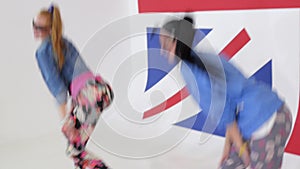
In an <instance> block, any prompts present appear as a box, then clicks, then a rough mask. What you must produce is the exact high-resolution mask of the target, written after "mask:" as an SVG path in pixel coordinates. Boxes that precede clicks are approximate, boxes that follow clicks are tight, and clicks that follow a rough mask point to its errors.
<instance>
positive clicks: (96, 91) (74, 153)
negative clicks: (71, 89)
mask: <svg viewBox="0 0 300 169" xmlns="http://www.w3.org/2000/svg"><path fill="white" fill-rule="evenodd" d="M112 100H113V93H112V90H111V88H110V86H109V85H108V84H107V83H105V82H104V81H103V80H102V79H101V78H100V77H96V78H95V80H88V81H87V82H86V84H85V87H84V88H82V89H81V90H80V92H79V94H78V96H77V97H76V100H73V109H72V111H71V113H70V114H69V116H68V117H67V119H66V121H65V123H64V125H63V127H62V132H63V133H64V135H65V136H66V138H67V140H68V147H67V150H66V153H67V155H68V156H70V157H71V158H72V159H73V160H74V164H75V167H76V168H77V169H106V168H107V166H106V165H105V164H104V163H103V162H102V161H101V160H100V159H98V158H97V157H96V156H95V155H93V154H91V153H90V152H88V151H86V150H85V147H86V144H87V142H88V140H89V136H90V135H91V134H92V132H93V130H94V127H95V125H96V124H97V121H98V119H99V116H100V115H101V113H102V111H103V109H104V108H106V107H107V106H109V105H110V103H111V102H112Z"/></svg>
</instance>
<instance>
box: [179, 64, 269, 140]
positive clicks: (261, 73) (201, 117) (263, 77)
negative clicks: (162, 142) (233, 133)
mask: <svg viewBox="0 0 300 169" xmlns="http://www.w3.org/2000/svg"><path fill="white" fill-rule="evenodd" d="M252 77H254V78H255V79H256V80H257V81H262V82H264V83H267V84H268V85H270V86H272V60H270V61H269V62H268V63H266V64H265V65H264V66H263V67H262V68H260V69H259V70H258V71H257V72H255V73H254V74H253V75H252V76H251V78H252ZM206 117H207V113H205V112H199V113H198V114H197V115H194V116H192V117H189V118H187V119H185V120H183V121H180V122H178V123H175V124H174V125H177V126H181V127H185V128H189V129H193V130H196V131H203V130H202V128H203V125H204V124H205V122H206ZM208 125H209V124H208ZM225 131H226V129H225V128H221V127H217V128H216V130H215V131H214V132H213V133H212V134H214V135H218V136H224V135H225ZM203 132H205V131H203Z"/></svg>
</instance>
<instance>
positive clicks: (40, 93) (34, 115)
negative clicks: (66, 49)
mask: <svg viewBox="0 0 300 169" xmlns="http://www.w3.org/2000/svg"><path fill="white" fill-rule="evenodd" d="M0 4H1V7H2V10H1V12H0V13H1V15H0V19H1V21H2V24H1V31H0V37H1V40H0V46H1V51H2V53H3V54H2V56H1V59H2V60H1V61H0V68H1V71H0V75H1V78H2V79H1V82H2V83H1V87H0V92H1V97H0V106H1V108H2V111H1V112H0V115H1V118H0V122H1V123H0V163H1V166H0V169H2V168H3V169H4V168H5V169H6V168H21V167H22V168H28V169H29V168H30V169H34V168H37V169H38V168H41V167H40V165H43V168H72V162H71V160H69V159H67V157H65V155H64V149H65V148H64V146H65V140H64V138H63V136H62V134H61V133H60V123H59V118H58V113H57V109H56V105H55V102H54V100H53V98H52V96H51V95H50V93H49V91H48V90H47V88H46V86H45V84H44V82H43V80H42V77H41V75H40V72H39V69H38V67H37V64H36V61H35V56H34V52H35V49H36V47H37V45H36V43H35V42H34V39H33V35H32V25H31V24H32V19H33V17H34V16H35V14H36V13H37V12H38V11H39V9H41V8H42V7H47V6H48V5H49V4H50V1H34V0H29V1H26V2H22V1H20V2H17V1H16V0H13V1H6V2H4V1H1V2H0ZM57 4H58V5H59V7H60V9H61V14H62V18H63V22H64V26H65V27H64V28H65V34H66V36H67V37H70V39H71V40H72V41H73V42H74V43H75V45H76V46H77V47H78V49H79V50H80V51H82V53H83V57H84V58H85V59H86V61H87V63H88V64H89V65H90V66H91V68H92V69H93V70H97V71H100V72H101V74H103V76H104V77H105V78H106V79H107V80H108V81H109V82H111V83H112V82H113V81H114V76H115V75H116V68H118V66H120V65H121V64H122V63H123V61H124V60H126V58H128V56H130V55H132V54H136V57H137V58H139V59H140V60H139V59H138V60H139V61H138V62H137V61H135V60H132V61H130V62H129V64H131V65H132V71H133V70H135V69H134V68H135V67H136V66H137V65H136V64H137V63H138V64H141V65H139V66H141V68H145V67H146V66H147V53H146V52H145V51H146V50H147V46H146V45H147V44H146V36H145V35H141V36H135V37H133V38H130V39H129V40H128V41H127V40H125V41H124V42H123V43H121V45H119V46H117V47H115V48H113V50H111V51H110V53H109V55H107V56H106V60H104V61H103V62H101V63H107V64H100V66H99V58H98V57H100V58H101V57H103V56H102V55H101V54H99V55H100V56H96V54H95V53H92V52H93V51H94V50H93V49H91V48H92V47H93V46H91V45H90V44H93V43H91V41H92V42H98V40H97V39H96V40H94V39H93V37H95V36H96V35H98V34H97V33H99V32H100V33H101V30H102V29H103V28H105V27H107V25H110V24H113V23H117V22H119V21H120V22H122V21H124V20H126V18H127V17H128V16H133V15H135V14H138V9H137V2H136V1H132V0H112V1H109V0H104V1H96V0H93V1H89V2H88V3H87V2H84V1H79V0H76V1H72V2H71V1H70V2H68V1H57ZM240 13H243V15H239V14H240ZM220 14H222V16H223V18H220V19H218V17H219V16H220ZM196 15H197V27H199V28H214V32H212V33H211V34H210V35H209V36H208V37H207V38H208V40H209V42H210V43H211V44H213V47H214V48H215V49H216V50H217V51H219V50H221V49H222V48H223V47H224V46H225V44H226V43H228V39H231V37H233V36H234V35H235V34H236V33H237V32H238V31H239V30H240V29H241V28H243V27H246V29H247V31H248V33H249V34H250V36H251V39H252V40H251V42H250V43H249V44H248V46H247V48H245V49H244V50H242V51H240V52H239V53H238V54H237V56H235V58H234V59H233V60H232V62H233V63H234V64H236V65H237V66H239V67H241V68H242V70H243V71H244V73H245V74H246V75H251V74H252V73H254V72H255V71H257V70H258V69H259V68H260V66H262V65H263V64H264V63H266V62H267V61H269V60H270V59H272V61H273V65H274V66H273V74H274V75H273V80H274V81H273V84H274V86H275V87H276V90H277V91H278V92H279V94H280V95H281V96H282V97H284V98H285V100H286V101H287V103H288V105H289V106H290V108H291V110H292V112H293V115H294V120H295V118H296V117H295V116H296V112H297V106H298V97H299V95H297V94H295V93H299V46H300V43H299V39H300V35H299V30H300V28H299V15H300V12H299V9H294V10H284V9H283V10H273V11H272V10H267V11H264V10H262V11H256V13H253V12H251V11H250V12H249V11H235V12H231V13H229V12H223V11H220V12H215V13H213V12H199V13H196ZM149 16H150V19H149ZM143 17H144V18H143ZM258 17H259V18H260V21H257V18H258ZM278 18H279V19H278ZM138 20H140V22H139V24H138V25H140V26H137V23H135V21H136V20H135V19H133V20H130V19H129V21H132V22H129V24H128V25H127V26H126V24H122V26H124V27H122V28H120V30H119V31H117V30H115V29H113V30H111V33H112V34H106V35H105V36H102V37H103V41H105V43H107V44H110V43H112V44H113V43H114V42H115V40H116V39H117V38H118V35H117V33H120V34H122V33H124V34H126V33H128V32H131V33H133V34H134V33H135V32H139V33H140V32H144V31H145V29H146V27H151V26H156V25H157V23H160V22H161V21H162V20H163V17H162V16H161V15H154V14H140V18H139V19H138ZM297 20H298V22H297ZM282 21H284V24H282ZM265 22H268V23H269V24H264V23H265ZM125 23H127V22H125ZM223 23H224V24H223ZM225 23H226V24H225ZM258 24H260V25H261V27H259V26H257V25H258ZM224 25H230V26H224ZM270 25H271V26H272V25H275V26H274V27H270ZM136 26H137V27H136ZM287 27H288V29H287ZM262 29H264V30H265V31H261V30H262ZM116 32H117V33H116ZM224 32H226V33H225V34H224ZM266 32H268V34H267V37H266V36H262V35H264V33H266ZM295 37H296V38H295ZM297 37H298V38H297ZM277 38H280V39H282V40H283V41H281V42H278V41H275V40H274V39H277ZM93 40H94V41H93ZM117 40H118V39H117ZM99 41H100V42H102V40H99ZM270 42H272V43H271V45H270V44H268V43H270ZM266 44H268V45H266ZM108 47H109V46H108ZM276 48H277V49H276ZM105 49H107V48H106V46H105V45H99V49H98V50H100V51H101V52H104V50H105ZM91 51H92V52H91ZM270 51H271V52H270ZM138 52H140V53H138ZM287 54H288V55H287ZM257 55H260V56H261V57H253V56H257ZM283 55H285V56H286V57H282V56H283ZM107 58H108V59H107ZM134 58H135V57H134ZM114 63H115V65H113V64H114ZM250 63H251V64H250ZM245 65H247V66H245ZM176 73H178V72H176V69H174V71H172V72H171V77H177V78H179V80H178V81H176V84H179V85H183V84H182V82H181V81H180V77H179V75H178V74H176ZM143 75H146V74H143V73H142V75H141V76H138V78H137V79H139V78H140V79H141V81H139V82H135V81H134V82H133V83H131V84H132V86H130V87H131V88H133V89H129V91H130V92H129V93H128V97H129V98H130V100H132V102H131V104H132V105H134V106H136V107H135V108H136V109H139V110H143V109H147V108H149V107H151V106H153V105H155V104H158V103H159V101H155V100H154V101H153V100H151V98H150V97H151V95H150V94H149V93H151V92H153V91H148V93H146V94H145V95H146V96H142V94H143V93H142V92H143V91H142V90H143V87H141V86H144V85H145V84H144V83H145V76H143ZM163 82H164V83H162V84H159V86H158V88H159V90H164V92H165V93H164V96H165V97H168V96H169V95H171V94H172V93H174V92H176V90H175V89H174V90H173V88H171V87H170V86H168V84H170V83H172V79H164V81H163ZM285 82H287V83H285ZM113 85H114V84H113ZM113 87H114V86H113ZM177 87H178V86H177ZM178 88H180V87H178ZM167 89H172V90H167ZM132 91H136V92H132ZM116 97H118V93H116ZM192 102H193V101H192V99H191V98H188V99H187V100H185V101H184V102H183V103H182V104H180V105H176V106H177V107H176V106H175V107H174V109H170V110H168V111H166V112H165V114H166V116H162V117H161V118H160V120H167V119H168V118H166V117H169V118H173V117H174V116H172V114H174V113H176V109H177V108H181V107H184V105H185V106H187V107H188V108H187V107H184V110H189V111H190V109H191V110H193V111H190V112H191V114H193V113H196V112H197V111H198V109H197V107H196V106H195V105H194V104H193V103H192ZM179 106H180V107H179ZM117 108H118V107H117ZM120 112H122V110H121V111H120V110H118V109H116V106H114V105H113V106H111V107H110V108H109V109H108V110H107V112H106V114H104V116H103V119H102V120H101V121H100V124H99V125H98V126H97V129H96V131H95V133H94V135H93V140H94V141H95V142H91V143H90V144H89V145H88V149H89V150H91V151H93V152H95V153H97V155H99V156H101V157H102V158H103V159H104V161H106V162H107V164H109V165H110V166H111V167H112V168H116V169H118V168H143V169H151V168H178V169H179V168H188V169H193V168H216V167H217V162H218V160H219V158H220V155H221V150H222V146H223V139H222V138H220V137H212V138H211V139H210V140H209V141H207V142H204V143H200V140H199V138H200V135H201V134H200V132H196V131H188V132H187V131H186V130H185V129H183V128H180V127H172V129H174V130H176V132H175V133H174V135H173V136H174V137H169V138H168V139H163V140H160V141H161V142H144V143H142V144H140V145H138V144H136V142H130V141H129V142H128V140H123V138H120V137H115V136H113V134H114V133H121V135H122V134H126V135H130V136H131V137H135V138H139V139H140V138H141V137H145V138H149V137H150V136H151V134H155V132H157V133H158V134H160V132H162V129H163V131H164V130H167V131H169V130H168V126H166V125H162V122H161V121H159V120H158V121H156V122H155V123H153V125H152V126H148V128H147V125H144V124H143V125H136V124H132V123H130V121H129V122H128V121H126V120H124V118H123V116H120ZM123 113H124V112H123ZM127 113H128V114H129V113H130V112H127ZM186 116H188V115H186ZM176 118H177V117H176ZM181 118H182V117H181ZM174 120H175V121H176V120H178V119H171V120H169V121H167V122H168V123H167V124H168V125H170V124H172V123H173V122H174ZM105 124H110V125H109V127H111V128H113V129H114V130H111V128H105V127H107V126H106V125H105ZM157 125H162V128H161V129H159V128H155V126H157ZM172 131H173V130H172ZM146 132H148V133H146ZM145 133H146V134H145ZM149 133H150V135H149ZM157 133H156V134H157ZM178 133H180V134H179V135H180V136H182V135H184V136H186V137H184V139H183V140H180V142H179V143H180V144H179V143H178V144H176V145H177V146H175V148H172V149H171V150H170V151H168V152H167V153H165V154H161V155H158V156H154V157H151V158H142V159H137V158H128V157H129V156H130V155H132V154H130V153H134V152H143V151H141V150H140V148H141V147H139V146H144V148H145V151H146V152H147V151H149V152H150V151H154V150H156V149H159V148H160V146H161V147H163V148H162V149H164V148H165V147H164V145H168V144H169V143H170V141H172V140H173V138H177V134H178ZM141 134H145V135H142V136H141ZM147 134H148V135H147ZM171 134H172V133H171ZM185 134H188V135H185ZM104 136H105V137H104ZM152 136H153V135H152ZM103 137H104V138H103ZM95 143H96V144H95ZM99 144H100V146H99ZM101 146H102V147H101ZM135 146H136V147H135ZM135 148H136V149H135ZM151 149H152V150H151ZM154 152H155V151H154ZM118 153H119V154H118ZM126 153H127V154H126ZM128 154H129V155H128ZM126 155H127V157H124V156H126ZM299 161H300V158H299V156H295V155H290V154H286V155H285V161H284V168H288V169H293V168H294V169H296V168H297V169H298V168H299V167H300V163H299Z"/></svg>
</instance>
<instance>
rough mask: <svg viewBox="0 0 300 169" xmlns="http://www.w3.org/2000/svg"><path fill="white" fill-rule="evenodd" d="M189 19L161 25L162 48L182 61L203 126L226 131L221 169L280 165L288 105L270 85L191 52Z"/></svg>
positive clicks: (221, 61) (223, 62) (174, 59)
mask: <svg viewBox="0 0 300 169" xmlns="http://www.w3.org/2000/svg"><path fill="white" fill-rule="evenodd" d="M194 34H195V30H194V23H193V19H192V18H191V17H185V18H184V19H174V20H171V21H169V22H167V23H165V24H164V25H163V26H162V29H161V32H160V44H161V50H162V52H163V53H165V56H166V57H167V58H168V60H169V62H171V63H172V62H178V63H179V64H180V66H179V67H180V71H181V74H182V76H183V78H184V80H185V81H186V83H187V88H188V90H189V92H190V94H191V95H192V96H193V98H194V99H195V100H196V101H197V103H198V104H199V106H200V107H201V109H202V111H201V113H200V114H201V116H202V117H205V118H206V122H205V125H204V126H203V128H202V130H203V131H204V132H208V133H214V132H216V131H217V132H218V133H222V135H225V146H224V152H223V156H222V159H221V164H220V165H221V168H223V169H233V168H246V167H247V166H249V165H250V166H251V168H256V169H258V168H272V169H275V168H280V167H281V163H282V159H283V153H284V147H285V143H286V141H287V138H288V136H289V133H290V130H291V122H292V117H291V113H290V111H289V109H288V108H287V107H286V105H285V103H284V102H283V101H282V100H281V99H280V98H279V97H278V95H277V94H276V93H275V92H274V91H272V89H271V88H270V87H268V86H267V85H266V84H263V83H261V82H258V81H256V80H255V79H253V78H251V79H246V78H245V77H244V76H243V75H242V73H241V72H240V71H239V70H238V69H237V68H235V67H234V66H233V65H231V64H230V63H229V62H227V61H226V60H225V57H226V56H217V55H214V54H211V53H204V52H203V51H196V50H192V42H193V38H194Z"/></svg>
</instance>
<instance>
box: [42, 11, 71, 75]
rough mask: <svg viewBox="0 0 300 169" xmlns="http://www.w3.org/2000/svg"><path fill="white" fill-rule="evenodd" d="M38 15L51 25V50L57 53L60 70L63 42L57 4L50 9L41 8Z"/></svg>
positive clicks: (62, 58) (63, 60) (62, 59)
mask: <svg viewBox="0 0 300 169" xmlns="http://www.w3.org/2000/svg"><path fill="white" fill-rule="evenodd" d="M39 15H41V16H44V17H46V19H47V20H48V21H47V22H48V23H49V25H50V26H51V41H52V46H53V51H54V53H55V54H56V55H57V60H58V67H59V69H60V70H61V69H62V67H63V65H64V62H65V57H64V54H63V49H64V43H63V39H62V27H63V26H62V20H61V16H60V12H59V9H58V7H57V6H53V9H52V10H50V11H49V10H42V11H40V13H39Z"/></svg>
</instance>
